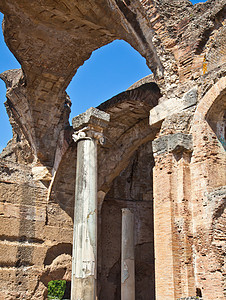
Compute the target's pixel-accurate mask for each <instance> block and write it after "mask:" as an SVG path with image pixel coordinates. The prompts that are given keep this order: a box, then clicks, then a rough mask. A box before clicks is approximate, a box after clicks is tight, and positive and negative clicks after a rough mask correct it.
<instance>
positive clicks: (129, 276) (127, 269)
mask: <svg viewBox="0 0 226 300" xmlns="http://www.w3.org/2000/svg"><path fill="white" fill-rule="evenodd" d="M121 257H122V259H121V300H135V263H134V214H133V212H132V211H131V210H130V209H128V208H123V209H122V253H121Z"/></svg>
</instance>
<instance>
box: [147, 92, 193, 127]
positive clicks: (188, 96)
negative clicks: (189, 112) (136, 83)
mask: <svg viewBox="0 0 226 300" xmlns="http://www.w3.org/2000/svg"><path fill="white" fill-rule="evenodd" d="M196 103H197V87H194V88H192V89H191V90H189V91H188V92H187V93H185V95H184V96H183V98H182V99H176V98H173V99H168V100H166V101H164V102H162V103H160V104H158V105H157V106H155V107H154V108H152V109H151V110H150V118H149V124H150V125H154V124H156V123H158V122H161V121H163V120H164V119H165V118H166V117H168V116H171V115H173V114H175V113H179V112H181V111H183V110H185V109H188V108H190V107H191V106H194V105H196Z"/></svg>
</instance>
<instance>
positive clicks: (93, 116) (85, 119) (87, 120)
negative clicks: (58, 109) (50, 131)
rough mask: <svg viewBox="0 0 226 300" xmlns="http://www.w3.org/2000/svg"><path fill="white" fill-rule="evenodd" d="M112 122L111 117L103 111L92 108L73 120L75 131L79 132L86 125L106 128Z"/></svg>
mask: <svg viewBox="0 0 226 300" xmlns="http://www.w3.org/2000/svg"><path fill="white" fill-rule="evenodd" d="M109 121H110V115H109V114H108V113H106V112H104V111H102V110H99V109H97V108H94V107H90V108H89V109H88V110H87V111H86V112H84V113H82V114H80V115H78V116H76V117H74V118H73V119H72V126H73V129H75V130H79V129H81V128H82V127H84V126H86V125H88V124H89V125H93V126H100V127H106V126H107V124H108V122H109Z"/></svg>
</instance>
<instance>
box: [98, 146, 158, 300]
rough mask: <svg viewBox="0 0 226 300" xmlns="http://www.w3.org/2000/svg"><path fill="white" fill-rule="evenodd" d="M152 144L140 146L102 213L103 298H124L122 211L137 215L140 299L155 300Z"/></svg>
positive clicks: (105, 200) (136, 278) (122, 173)
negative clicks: (128, 210) (122, 286)
mask: <svg viewBox="0 0 226 300" xmlns="http://www.w3.org/2000/svg"><path fill="white" fill-rule="evenodd" d="M153 167H154V158H153V153H152V142H151V141H150V142H147V143H145V144H143V145H142V146H140V147H139V148H138V149H137V151H135V153H134V155H133V156H132V158H131V160H130V163H129V165H128V166H127V167H126V168H125V169H124V170H123V171H122V172H121V173H120V175H119V176H118V177H116V178H115V180H114V181H113V184H112V187H111V189H110V190H109V192H108V193H107V195H106V196H105V199H104V202H103V205H102V210H101V228H99V231H100V232H101V239H100V252H99V261H100V264H101V269H100V270H99V284H100V286H101V289H100V294H99V297H100V299H109V300H115V299H120V294H121V229H122V228H121V222H122V213H121V210H122V208H130V209H132V210H133V212H134V218H135V226H134V239H135V241H134V242H135V292H136V299H154V298H155V268H154V226H153V172H152V170H153Z"/></svg>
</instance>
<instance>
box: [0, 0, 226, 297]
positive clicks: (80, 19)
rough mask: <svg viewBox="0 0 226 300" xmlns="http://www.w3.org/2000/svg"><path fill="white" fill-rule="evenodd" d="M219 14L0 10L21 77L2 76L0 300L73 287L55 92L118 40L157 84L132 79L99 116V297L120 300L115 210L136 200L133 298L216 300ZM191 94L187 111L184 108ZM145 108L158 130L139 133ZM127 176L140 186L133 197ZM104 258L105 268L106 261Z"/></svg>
mask: <svg viewBox="0 0 226 300" xmlns="http://www.w3.org/2000/svg"><path fill="white" fill-rule="evenodd" d="M224 6H225V1H222V0H209V1H207V2H206V3H202V4H201V3H200V4H197V5H195V6H193V5H192V4H191V3H190V1H189V0H183V1H181V0H180V1H179V0H171V1H168V0H163V1H158V0H141V1H137V0H132V1H127V0H126V1H117V0H108V1H107V0H92V1H89V2H84V1H69V0H57V1H51V0H46V1H45V2H43V1H41V0H39V1H20V0H16V1H15V0H3V1H1V3H0V10H1V12H3V13H4V22H3V31H4V36H5V40H6V43H7V45H8V47H9V49H10V50H11V51H12V52H13V54H14V55H15V56H16V58H17V59H18V61H19V62H20V63H21V66H22V70H12V71H7V72H4V73H3V74H1V75H0V77H1V78H2V79H3V80H4V81H5V83H6V86H7V94H6V96H7V102H6V108H7V112H8V115H9V118H10V122H11V124H12V127H13V139H12V140H11V141H10V143H9V144H8V146H7V147H6V149H4V150H3V152H2V154H1V157H0V158H1V162H0V164H1V169H0V186H1V187H0V194H1V198H0V207H1V214H0V218H1V225H0V249H1V250H0V251H1V255H0V257H1V259H0V275H1V276H0V280H1V285H0V289H1V291H0V297H1V298H2V299H4V300H5V299H15V298H18V299H42V298H45V297H46V286H47V283H48V280H51V279H63V278H65V279H66V280H69V278H70V263H69V261H70V256H71V252H70V245H71V244H72V224H73V221H72V220H73V201H74V181H75V164H76V146H75V145H73V144H71V134H72V131H71V128H70V126H69V123H68V116H69V113H70V99H69V97H68V96H67V95H66V93H65V89H66V87H67V85H68V84H69V82H70V80H71V78H72V77H73V76H74V74H75V73H76V70H77V68H78V67H79V66H80V65H82V64H83V62H84V61H85V60H86V59H88V58H89V56H90V55H91V53H92V51H94V50H95V49H97V48H99V47H101V46H103V45H105V44H107V43H109V42H111V41H113V40H115V39H123V40H125V41H127V42H128V43H130V44H131V45H132V46H133V47H134V48H135V49H136V50H138V51H139V53H140V54H141V55H142V56H143V57H145V58H146V61H147V64H148V66H149V67H150V69H151V70H152V71H153V78H152V80H153V81H155V83H153V82H152V83H151V84H150V78H146V79H143V80H142V82H141V83H142V85H141V83H139V84H136V85H135V86H133V87H132V88H131V90H130V91H127V92H126V93H124V94H122V95H119V96H118V97H116V98H113V99H111V100H109V101H107V102H106V103H105V104H103V105H102V106H100V107H99V108H100V109H103V110H105V111H107V112H108V113H110V114H111V119H112V121H111V124H110V125H109V128H108V129H107V130H106V132H105V134H106V137H107V143H106V145H105V146H104V147H99V149H98V157H99V162H98V168H99V178H98V180H99V182H98V190H99V193H98V195H99V209H101V204H102V202H103V200H104V198H105V200H104V202H103V203H104V204H103V207H102V215H100V216H101V217H100V221H103V223H102V224H106V227H104V228H103V225H101V224H100V225H99V228H102V231H101V240H100V242H101V243H102V244H103V245H102V244H101V243H100V249H101V251H103V253H106V257H105V256H104V257H103V262H101V260H99V270H101V272H102V275H99V293H100V297H105V296H106V295H107V294H108V293H110V291H113V293H115V296H114V297H116V298H117V297H119V294H120V287H119V278H118V273H119V245H118V244H117V241H119V233H120V209H121V206H122V204H121V202H120V201H118V202H117V201H116V200H115V198H123V199H124V197H125V198H126V199H130V200H134V199H135V200H136V199H137V198H138V199H139V200H140V197H141V195H142V197H141V198H142V201H140V202H139V203H138V202H132V201H127V202H126V204H127V205H128V206H132V207H133V208H134V209H135V211H136V213H137V217H136V228H137V232H138V228H139V226H141V225H142V224H143V225H144V223H145V225H144V226H143V229H142V230H143V231H142V234H141V236H138V235H137V237H136V238H137V240H136V243H137V244H136V245H137V246H136V247H137V248H136V249H137V254H136V255H137V266H136V268H137V274H139V276H137V278H136V280H137V287H138V288H137V297H144V299H145V297H146V295H147V294H146V293H147V290H146V286H147V285H148V284H150V286H149V288H150V290H151V291H150V293H152V295H153V296H152V297H153V298H154V294H153V293H154V290H155V293H156V299H167V297H168V299H177V298H180V297H187V296H195V294H196V295H197V296H200V294H202V296H203V298H204V299H223V297H224V296H223V253H224V243H225V233H224V224H225V213H224V211H225V210H224V201H225V200H224V196H225V190H224V185H225V181H226V180H225V169H224V163H225V158H224V152H223V151H224V146H225V133H224V132H225V129H222V128H224V127H223V126H224V122H225V113H224V111H223V105H224V103H225V79H224V78H225V77H224V76H225V73H226V72H225V49H224V48H225V47H224V45H225V29H224V28H225V26H224V25H225V8H224ZM152 80H151V81H152ZM147 83H148V85H147ZM139 86H140V88H139ZM192 90H193V91H194V90H195V91H196V94H197V99H196V100H195V101H191V102H189V101H190V100H189V99H190V98H189V97H190V96H187V92H189V91H192ZM193 94H194V93H193V92H192V93H191V95H193ZM186 99H187V100H188V102H186V101H187V100H186ZM196 102H197V104H196ZM189 103H190V106H191V107H189ZM159 105H161V106H159ZM153 107H156V111H158V112H161V113H160V115H161V116H160V115H158V113H157V120H156V122H153V123H151V126H149V125H148V112H149V110H150V109H153ZM159 108H160V110H158V109H159ZM125 116H126V118H125ZM156 138H157V139H156ZM153 140H155V141H154V142H152V141H153ZM151 142H152V145H153V152H154V160H155V167H154V175H153V176H154V177H153V185H154V192H153V193H154V201H153V204H154V212H153V211H152V201H148V200H152V199H153V198H152V178H151V177H152V175H151V171H152V168H153V159H152V157H149V156H147V157H146V158H145V157H144V156H145V155H146V154H147V153H149V154H150V153H151V152H150V143H151ZM143 144H145V145H144V146H142V145H143ZM139 147H141V148H139ZM142 147H143V148H142ZM145 147H146V148H145ZM138 148H139V150H138ZM136 151H137V152H136ZM135 153H136V154H135ZM142 153H143V155H144V156H142V155H141V154H142ZM149 154H148V155H149ZM136 155H137V157H138V160H137V161H138V162H139V161H141V162H142V163H141V164H140V165H139V164H138V165H139V168H138V166H136V164H135V162H136V159H135V157H136ZM144 162H146V164H145V163H144ZM133 167H134V168H135V171H134V172H132V173H131V169H132V168H133ZM123 170H124V173H121V172H122V171H123ZM129 174H133V176H134V174H137V175H136V176H135V177H133V179H132V184H131V183H129V182H128V181H127V179H129V178H130V176H129ZM117 177H118V178H117ZM149 184H150V186H149ZM128 186H129V187H130V188H129V189H127V187H128ZM106 194H107V195H106ZM110 196H111V197H112V198H113V199H114V200H113V199H110ZM146 201H147V202H146ZM149 202H150V203H149ZM123 203H124V202H123ZM130 203H133V204H132V205H131V204H130ZM135 204H137V205H135ZM149 205H150V206H149ZM111 212H112V213H111ZM113 212H114V213H116V218H115V219H114V217H113ZM152 215H154V224H155V226H154V244H155V246H154V247H155V249H154V250H155V251H154V253H155V289H154V279H153V276H154V275H153V273H150V270H154V267H153V236H152V234H153V225H152ZM149 217H150V219H149ZM110 220H112V223H113V225H114V226H112V227H110V224H109V221H110ZM146 220H147V223H146ZM114 221H115V222H114ZM149 225H150V226H149ZM107 228H109V230H111V234H112V236H111V238H109V236H108V232H107ZM139 238H140V239H141V240H142V241H140V240H139ZM111 244H112V245H113V246H114V247H112V249H110V250H111V251H112V261H110V260H109V261H106V260H107V259H108V257H109V253H111V252H109V253H108V252H107V251H108V247H109V245H111ZM114 251H115V252H114ZM113 252H114V253H113ZM47 262H48V263H47ZM144 262H145V263H147V264H148V265H149V266H150V269H148V271H147V270H146V269H145V267H144ZM163 270H164V272H163ZM146 271H147V272H146ZM103 274H104V275H106V276H104V275H103ZM108 289H109V290H108ZM141 289H144V290H143V291H142V292H141ZM142 293H143V294H142ZM112 295H113V294H112Z"/></svg>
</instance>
